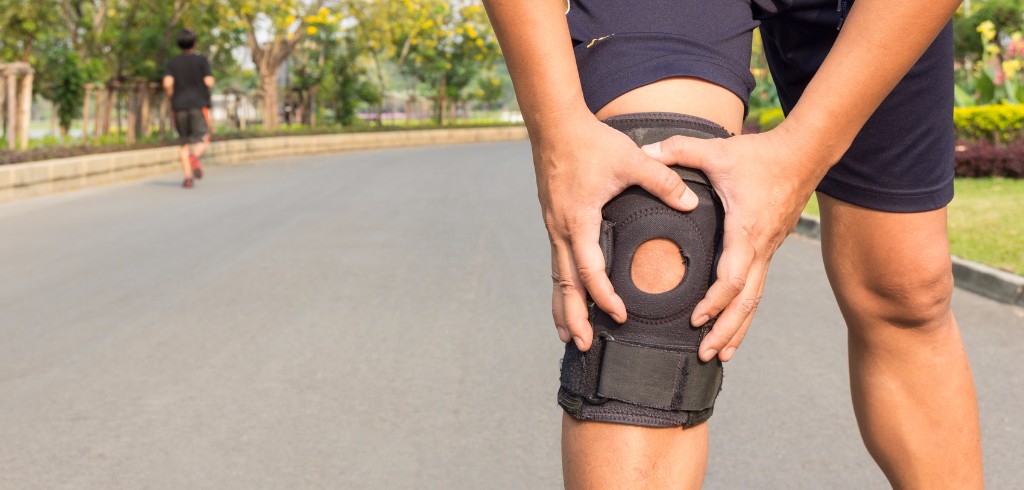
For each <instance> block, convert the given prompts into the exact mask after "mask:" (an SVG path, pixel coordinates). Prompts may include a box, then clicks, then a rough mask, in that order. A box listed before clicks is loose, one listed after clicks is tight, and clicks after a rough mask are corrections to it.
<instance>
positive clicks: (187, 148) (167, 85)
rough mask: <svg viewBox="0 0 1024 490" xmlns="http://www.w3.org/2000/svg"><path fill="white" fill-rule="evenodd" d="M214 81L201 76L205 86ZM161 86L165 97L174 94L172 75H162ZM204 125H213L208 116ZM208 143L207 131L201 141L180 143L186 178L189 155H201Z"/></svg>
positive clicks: (183, 171)
mask: <svg viewBox="0 0 1024 490" xmlns="http://www.w3.org/2000/svg"><path fill="white" fill-rule="evenodd" d="M194 52H195V50H194V49H186V50H183V51H182V54H185V55H188V54H192V53H194ZM214 82H215V80H214V79H213V77H212V76H209V75H207V76H205V77H203V84H204V85H206V88H213V84H214ZM163 86H164V92H165V93H166V94H167V98H168V99H169V98H171V97H172V96H173V95H174V77H172V76H170V75H164V79H163ZM206 126H207V127H208V128H210V129H211V130H212V129H213V125H211V124H210V121H209V117H207V121H206ZM209 144H210V134H209V133H207V135H206V136H205V137H204V138H203V140H202V141H200V142H198V143H193V144H191V145H188V144H186V145H182V146H181V149H180V150H178V158H179V160H180V161H181V172H182V173H183V174H185V178H186V179H191V178H192V162H191V161H190V159H189V156H190V155H195V156H196V158H198V157H201V156H202V155H203V153H204V152H206V148H207V146H209Z"/></svg>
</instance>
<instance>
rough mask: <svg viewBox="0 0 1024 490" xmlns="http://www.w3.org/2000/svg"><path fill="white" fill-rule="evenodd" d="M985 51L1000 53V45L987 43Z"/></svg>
mask: <svg viewBox="0 0 1024 490" xmlns="http://www.w3.org/2000/svg"><path fill="white" fill-rule="evenodd" d="M985 52H986V53H988V54H999V46H996V45H995V44H986V45H985Z"/></svg>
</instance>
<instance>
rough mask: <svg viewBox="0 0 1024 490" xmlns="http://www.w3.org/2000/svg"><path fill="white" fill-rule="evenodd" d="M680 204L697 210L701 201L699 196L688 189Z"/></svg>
mask: <svg viewBox="0 0 1024 490" xmlns="http://www.w3.org/2000/svg"><path fill="white" fill-rule="evenodd" d="M680 202H682V203H683V206H686V207H688V208H695V207H697V204H699V203H700V199H699V198H698V197H697V194H694V193H693V191H691V190H690V189H686V192H683V198H682V199H680Z"/></svg>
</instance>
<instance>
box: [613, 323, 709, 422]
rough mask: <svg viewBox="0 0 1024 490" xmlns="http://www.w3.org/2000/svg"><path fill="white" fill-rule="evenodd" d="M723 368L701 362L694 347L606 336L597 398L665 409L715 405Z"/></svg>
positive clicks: (686, 408) (699, 408)
mask: <svg viewBox="0 0 1024 490" xmlns="http://www.w3.org/2000/svg"><path fill="white" fill-rule="evenodd" d="M721 387H722V369H721V367H719V366H717V365H716V364H714V363H707V362H701V361H700V359H699V358H698V357H697V355H696V352H694V350H693V349H692V348H685V347H678V348H670V347H657V346H652V345H641V344H634V343H629V342H619V341H617V340H615V339H613V338H611V337H606V338H605V340H604V355H603V356H602V359H601V369H600V376H599V378H598V385H597V397H598V398H611V399H615V400H619V401H623V402H627V403H633V404H636V405H641V406H645V407H651V408H660V409H662V410H704V409H706V408H711V407H713V406H714V405H715V397H716V396H718V390H719V389H720V388H721Z"/></svg>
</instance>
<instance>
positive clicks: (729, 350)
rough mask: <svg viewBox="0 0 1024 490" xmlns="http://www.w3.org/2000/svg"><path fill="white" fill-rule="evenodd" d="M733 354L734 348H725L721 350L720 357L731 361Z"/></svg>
mask: <svg viewBox="0 0 1024 490" xmlns="http://www.w3.org/2000/svg"><path fill="white" fill-rule="evenodd" d="M734 352H736V348H735V347H726V348H725V349H723V350H722V357H724V358H726V359H732V355H733V353H734Z"/></svg>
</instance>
